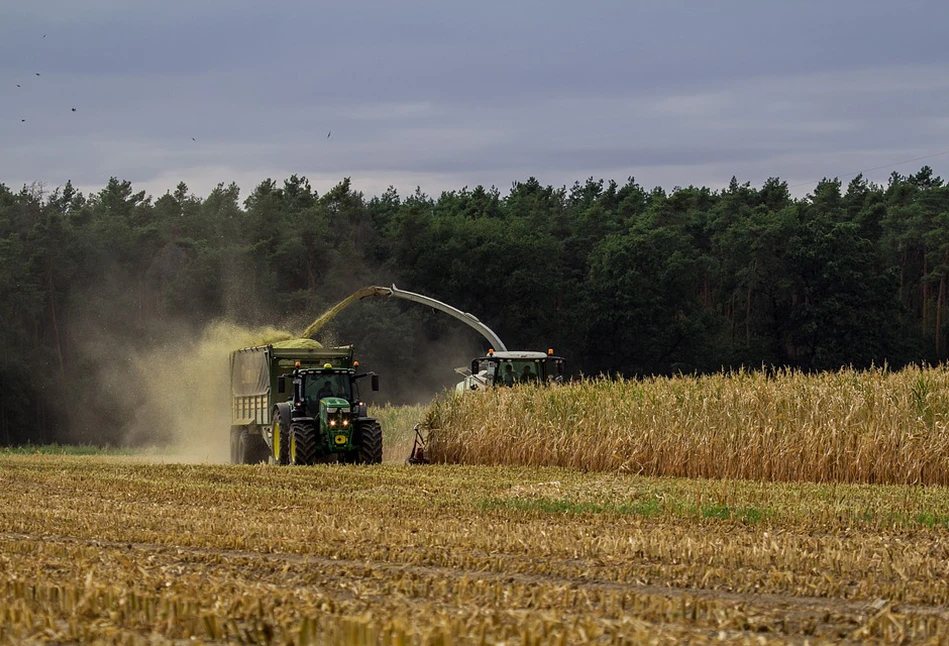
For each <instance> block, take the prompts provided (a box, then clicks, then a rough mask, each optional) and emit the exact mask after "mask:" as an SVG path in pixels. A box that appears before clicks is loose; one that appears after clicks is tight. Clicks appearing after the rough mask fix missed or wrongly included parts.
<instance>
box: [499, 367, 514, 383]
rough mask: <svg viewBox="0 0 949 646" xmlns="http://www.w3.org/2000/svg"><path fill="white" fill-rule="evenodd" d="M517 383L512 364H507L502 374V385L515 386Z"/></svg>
mask: <svg viewBox="0 0 949 646" xmlns="http://www.w3.org/2000/svg"><path fill="white" fill-rule="evenodd" d="M515 381H516V377H515V375H514V367H513V366H512V365H511V364H510V363H505V364H504V370H503V371H502V373H501V383H503V384H504V385H505V386H513V385H514V382H515Z"/></svg>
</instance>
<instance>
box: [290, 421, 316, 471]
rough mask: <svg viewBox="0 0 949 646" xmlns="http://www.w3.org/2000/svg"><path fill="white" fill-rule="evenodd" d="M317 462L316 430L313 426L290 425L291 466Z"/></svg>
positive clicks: (299, 423) (304, 424)
mask: <svg viewBox="0 0 949 646" xmlns="http://www.w3.org/2000/svg"><path fill="white" fill-rule="evenodd" d="M314 462H316V428H315V427H314V426H313V424H306V423H302V422H293V423H292V424H290V464H293V465H301V464H313V463H314Z"/></svg>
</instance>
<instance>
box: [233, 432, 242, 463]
mask: <svg viewBox="0 0 949 646" xmlns="http://www.w3.org/2000/svg"><path fill="white" fill-rule="evenodd" d="M231 464H241V429H240V428H236V427H234V426H232V427H231Z"/></svg>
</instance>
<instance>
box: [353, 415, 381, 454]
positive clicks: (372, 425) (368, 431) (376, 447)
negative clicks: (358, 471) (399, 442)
mask: <svg viewBox="0 0 949 646" xmlns="http://www.w3.org/2000/svg"><path fill="white" fill-rule="evenodd" d="M381 462H382V426H381V425H380V424H379V422H376V421H372V422H366V423H364V424H362V425H361V427H360V429H359V463H360V464H380V463H381Z"/></svg>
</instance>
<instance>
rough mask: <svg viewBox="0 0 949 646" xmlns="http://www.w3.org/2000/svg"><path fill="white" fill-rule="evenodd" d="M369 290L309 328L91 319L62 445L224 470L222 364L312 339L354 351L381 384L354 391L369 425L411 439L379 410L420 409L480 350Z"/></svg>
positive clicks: (473, 340)
mask: <svg viewBox="0 0 949 646" xmlns="http://www.w3.org/2000/svg"><path fill="white" fill-rule="evenodd" d="M375 289H378V288H363V289H359V290H356V291H355V292H354V293H351V294H350V296H348V297H347V298H345V299H343V300H341V301H339V302H336V303H335V304H334V305H330V306H327V305H323V306H322V307H319V309H318V310H317V311H323V312H324V313H323V314H322V315H320V316H319V317H318V318H316V320H313V319H312V318H309V317H307V318H305V319H304V318H303V317H304V316H305V315H304V314H300V313H298V314H296V315H293V316H292V317H291V316H287V315H286V313H281V314H278V318H279V320H278V321H276V323H277V324H278V325H279V327H273V326H266V325H264V326H253V325H249V324H245V323H237V322H235V321H234V320H232V319H221V320H216V321H214V322H212V323H210V324H207V325H205V326H203V327H200V326H199V327H196V326H195V325H194V323H191V324H189V323H187V322H185V321H183V320H179V321H171V320H168V319H164V320H163V319H161V318H158V317H156V318H154V319H151V320H150V321H145V323H144V324H143V323H142V322H134V323H135V324H133V322H132V321H127V320H123V317H121V316H116V317H115V318H111V317H106V316H105V315H104V314H101V311H102V310H104V309H105V308H101V307H97V308H91V309H97V310H98V311H99V312H100V313H99V314H98V315H97V317H96V318H92V319H90V320H89V321H87V322H86V325H84V326H82V329H83V333H82V334H77V335H76V336H75V339H76V342H77V343H76V346H77V351H79V352H81V355H82V357H83V370H82V374H83V377H82V378H81V379H80V380H78V381H77V383H76V388H75V389H76V394H75V396H74V397H73V398H72V400H73V401H74V402H75V405H73V406H71V407H70V413H69V416H68V417H69V419H68V421H69V423H70V426H71V429H70V431H69V436H68V437H69V439H70V440H71V441H73V442H78V443H91V444H96V445H100V446H101V445H113V446H122V447H128V448H132V449H134V450H136V453H137V454H139V455H141V456H143V457H146V458H148V459H154V460H161V461H166V462H167V461H173V462H182V463H197V462H206V463H226V462H229V460H230V436H229V429H230V422H231V419H230V401H231V394H230V374H229V361H228V359H229V356H230V354H231V353H232V352H233V351H234V350H237V349H239V348H244V347H250V346H257V345H264V344H267V343H275V342H278V341H285V340H289V339H295V338H301V337H304V338H313V337H314V336H318V337H319V338H318V339H317V340H318V341H320V342H321V343H323V344H324V345H325V346H335V345H350V344H352V345H354V346H355V348H356V351H357V359H359V361H360V368H361V370H368V371H373V372H375V373H377V374H379V375H380V378H381V382H382V388H381V390H380V391H379V392H371V391H370V389H369V388H368V381H361V382H360V387H361V388H360V390H361V392H360V396H361V398H362V399H363V400H364V401H366V402H367V403H369V405H370V414H371V415H375V414H376V412H378V413H380V414H383V413H384V412H386V414H384V415H383V416H384V417H386V418H390V419H388V420H387V421H389V422H390V425H393V424H392V423H394V426H405V427H406V428H405V429H401V430H403V431H405V433H402V434H406V433H410V432H411V427H412V426H413V425H414V423H415V422H416V421H420V420H419V419H414V420H413V419H409V416H405V419H402V417H403V416H401V415H398V414H397V415H396V416H395V417H391V415H390V414H388V413H391V412H392V406H390V405H394V406H396V407H398V406H403V405H407V404H408V405H422V406H424V405H427V404H428V403H430V402H431V401H432V399H433V398H434V397H436V396H438V395H439V393H441V392H444V391H445V390H446V389H449V388H453V387H454V384H455V383H457V382H458V381H459V380H460V379H461V377H460V375H458V374H456V373H455V371H454V369H455V368H456V367H460V366H466V365H468V363H469V362H470V359H471V357H473V356H477V355H478V354H482V353H483V352H484V350H485V349H486V348H481V347H480V345H481V344H480V343H479V341H478V340H479V339H480V335H477V333H475V332H474V331H473V330H471V329H469V328H467V327H466V326H464V325H463V324H460V323H458V322H456V321H453V320H451V319H450V317H445V316H444V315H442V314H441V313H436V312H433V311H431V310H429V308H425V307H418V306H417V305H416V304H397V303H394V302H392V301H391V300H389V299H387V298H366V296H369V295H375V294H373V293H372V292H373V290H375ZM95 304H96V305H97V306H98V305H100V302H96V303H95ZM350 305H352V307H349V306H350ZM116 309H119V308H116ZM303 309H306V308H303ZM343 310H345V311H343ZM311 311H312V310H311ZM271 316H273V313H271ZM310 316H312V315H310ZM255 318H256V317H255ZM305 321H312V323H310V324H309V326H308V327H307V328H306V330H305V331H304V333H303V334H299V333H295V332H289V331H287V330H299V329H303V328H304V326H305V325H306V322H305ZM123 323H124V324H123ZM417 415H418V413H417V412H416V413H413V415H412V416H413V417H414V416H417ZM391 430H393V431H398V430H400V429H396V428H392V429H391ZM397 434H398V433H397Z"/></svg>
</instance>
